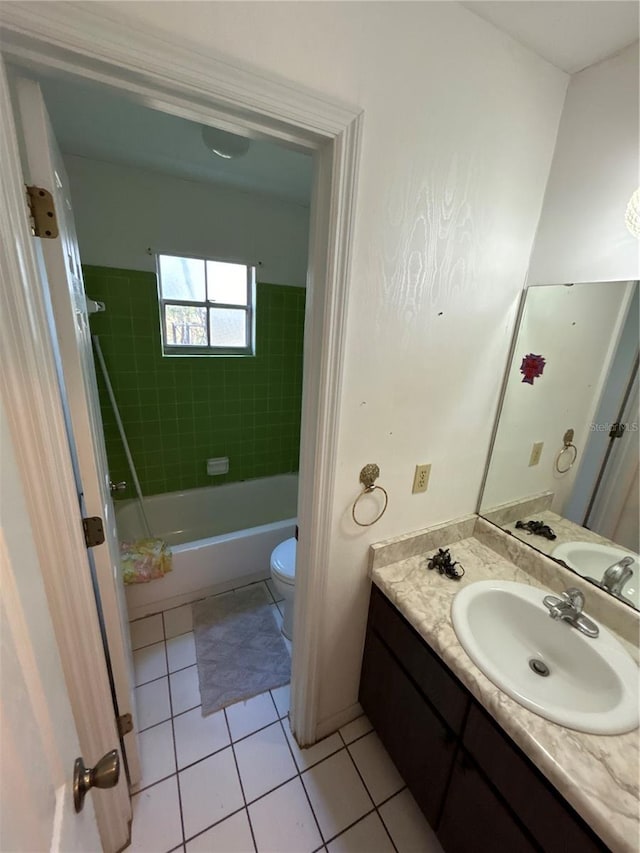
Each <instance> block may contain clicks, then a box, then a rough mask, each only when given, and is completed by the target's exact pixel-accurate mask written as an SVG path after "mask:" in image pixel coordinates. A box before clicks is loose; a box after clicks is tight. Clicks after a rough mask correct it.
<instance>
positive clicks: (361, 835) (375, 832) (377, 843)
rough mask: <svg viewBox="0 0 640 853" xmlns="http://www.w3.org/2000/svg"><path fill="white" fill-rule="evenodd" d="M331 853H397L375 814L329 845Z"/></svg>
mask: <svg viewBox="0 0 640 853" xmlns="http://www.w3.org/2000/svg"><path fill="white" fill-rule="evenodd" d="M327 849H328V851H329V853H395V851H394V848H393V844H392V843H391V841H389V836H388V835H387V832H386V830H385V828H384V826H383V825H382V821H381V820H380V818H379V817H378V815H377V814H375V812H374V813H373V814H370V815H367V817H365V818H363V819H362V820H361V821H358V823H356V825H355V826H352V827H351V829H348V830H347V831H346V832H343V834H342V835H339V836H338V837H337V838H336V839H335V840H334V841H332V842H331V843H330V844H328V845H327Z"/></svg>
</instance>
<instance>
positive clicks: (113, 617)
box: [15, 78, 141, 785]
mask: <svg viewBox="0 0 640 853" xmlns="http://www.w3.org/2000/svg"><path fill="white" fill-rule="evenodd" d="M15 84H16V94H17V103H18V110H19V116H16V124H17V125H18V133H19V134H21V135H22V138H23V153H24V157H25V163H24V164H23V165H24V170H25V178H26V179H27V181H28V183H29V184H34V185H36V186H40V187H43V188H45V189H48V190H49V191H50V192H51V193H52V194H53V196H54V200H55V207H56V213H57V220H58V228H59V238H57V239H43V240H42V241H41V244H42V245H41V248H42V254H43V258H44V264H45V267H46V274H47V279H48V281H49V290H50V298H51V307H52V313H53V318H54V322H55V332H56V335H55V336H56V338H57V341H58V346H59V351H60V358H61V364H62V373H63V377H64V384H65V388H66V395H67V401H68V406H69V413H70V419H71V429H72V433H73V435H72V443H73V444H74V445H75V452H76V455H77V463H78V469H79V476H80V480H81V484H82V492H83V499H84V506H85V511H86V513H87V515H89V516H99V517H100V518H102V520H103V524H104V531H105V536H106V541H105V542H104V544H102V545H98V546H95V547H94V548H93V549H92V552H93V560H94V564H95V569H96V576H97V581H98V587H99V594H100V603H101V609H102V617H103V621H104V628H105V632H106V637H107V645H108V654H109V659H110V664H111V670H112V675H113V684H114V688H115V694H116V701H117V711H118V714H119V716H120V717H123V716H124V715H126V714H130V715H131V718H132V721H133V730H132V731H130V732H129V733H128V734H125V735H124V737H123V745H124V751H125V759H126V762H127V767H128V772H129V781H130V783H131V784H132V785H134V784H135V783H136V782H138V781H139V780H140V776H141V771H140V759H139V753H138V745H137V726H136V712H135V701H134V692H133V689H134V686H133V685H134V679H133V659H132V654H131V645H130V638H129V629H128V620H127V611H126V603H125V599H124V587H123V583H122V578H121V569H120V560H119V544H118V538H117V533H116V526H115V514H114V510H113V502H112V500H111V493H110V489H109V473H108V469H107V456H106V450H105V443H104V435H103V430H102V420H101V416H100V404H99V398H98V388H97V383H96V376H95V369H94V362H93V352H92V348H91V333H90V329H89V321H88V316H87V310H86V302H85V291H84V283H83V280H82V270H81V267H80V255H79V251H78V243H77V238H76V232H75V225H74V221H73V211H72V207H71V198H70V192H69V183H68V179H67V175H66V171H65V167H64V162H63V160H62V156H61V154H60V151H59V149H58V146H57V143H56V140H55V137H54V135H53V131H52V128H51V123H50V121H49V117H48V115H47V110H46V106H45V104H44V100H43V98H42V94H41V91H40V87H39V85H38V84H37V83H36V82H34V81H32V80H27V79H23V78H19V79H17V80H16V81H15ZM97 203H98V202H97ZM72 452H73V450H72Z"/></svg>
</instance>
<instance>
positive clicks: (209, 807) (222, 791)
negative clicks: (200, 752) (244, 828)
mask: <svg viewBox="0 0 640 853" xmlns="http://www.w3.org/2000/svg"><path fill="white" fill-rule="evenodd" d="M178 778H179V779H180V798H181V801H182V817H183V820H184V833H185V838H190V837H191V836H192V835H195V834H196V833H197V832H201V831H202V830H203V829H206V828H207V827H209V826H211V825H212V824H213V823H217V822H218V821H219V820H222V818H224V817H227V815H230V814H231V813H232V812H235V811H237V810H238V809H239V808H242V806H243V805H244V800H243V799H242V790H241V789H240V780H239V779H238V771H237V770H236V763H235V761H234V759H233V752H232V750H231V747H228V748H227V749H224V750H222V752H217V753H216V754H215V755H212V756H210V757H209V758H205V759H204V761H199V762H198V763H197V764H194V765H193V766H192V767H188V768H187V769H186V770H181V771H180V773H179V774H178Z"/></svg>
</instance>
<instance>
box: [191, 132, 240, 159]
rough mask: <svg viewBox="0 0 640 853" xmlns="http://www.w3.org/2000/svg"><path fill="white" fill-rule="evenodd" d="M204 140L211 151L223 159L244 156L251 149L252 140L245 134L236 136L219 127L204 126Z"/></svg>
mask: <svg viewBox="0 0 640 853" xmlns="http://www.w3.org/2000/svg"><path fill="white" fill-rule="evenodd" d="M202 141H203V142H204V144H205V145H206V146H207V148H208V149H209V151H211V152H213V154H217V155H218V157H222V159H223V160H235V159H236V158H237V157H242V156H243V155H244V154H246V153H247V151H248V150H249V146H250V145H251V140H250V139H247V138H246V137H245V136H236V134H235V133H227V131H226V130H219V129H218V128H217V127H208V126H207V125H205V126H203V128H202Z"/></svg>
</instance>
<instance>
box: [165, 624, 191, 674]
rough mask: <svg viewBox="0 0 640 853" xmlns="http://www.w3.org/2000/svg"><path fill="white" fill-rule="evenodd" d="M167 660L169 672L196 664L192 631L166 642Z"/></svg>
mask: <svg viewBox="0 0 640 853" xmlns="http://www.w3.org/2000/svg"><path fill="white" fill-rule="evenodd" d="M167 658H168V659H169V672H175V671H176V669H184V668H185V666H192V665H193V664H194V663H195V662H196V643H195V640H194V637H193V631H189V633H188V634H180V636H178V637H172V638H171V639H170V640H167Z"/></svg>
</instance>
